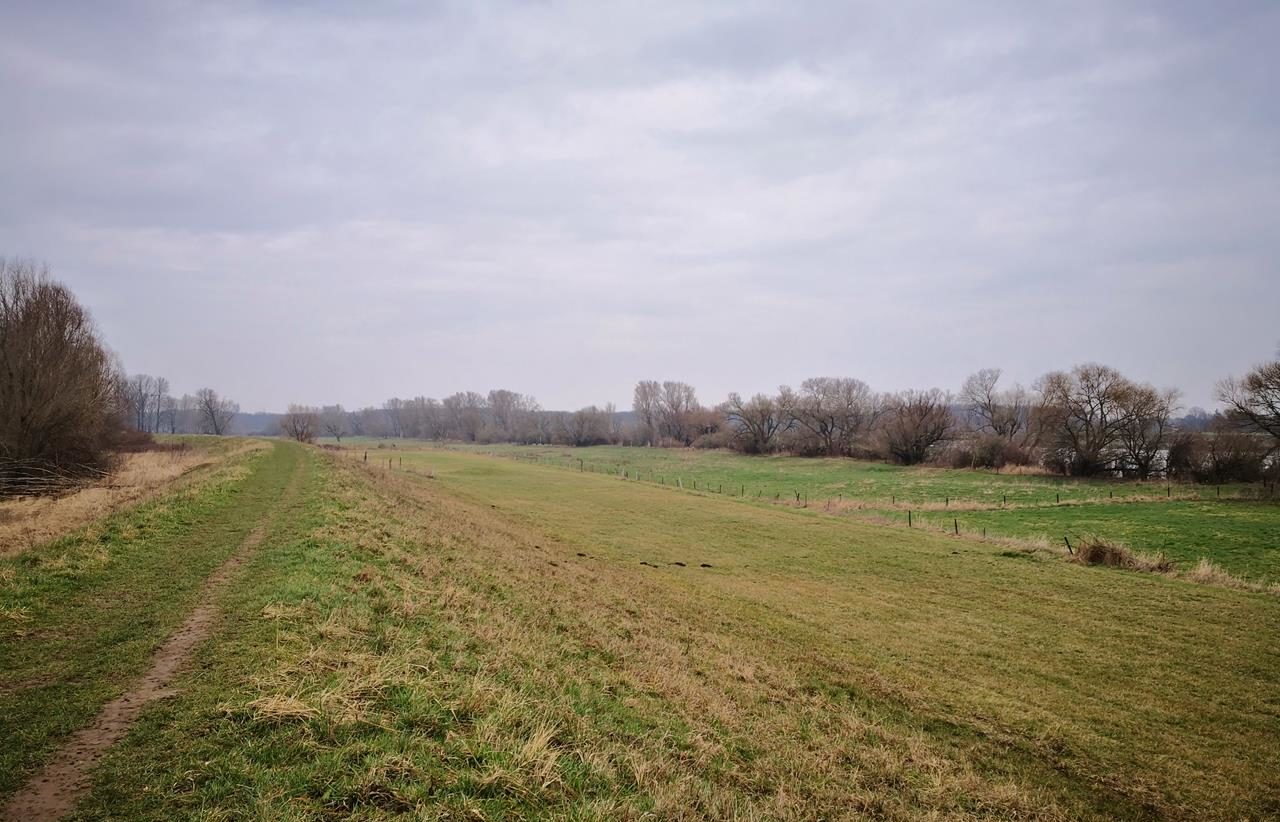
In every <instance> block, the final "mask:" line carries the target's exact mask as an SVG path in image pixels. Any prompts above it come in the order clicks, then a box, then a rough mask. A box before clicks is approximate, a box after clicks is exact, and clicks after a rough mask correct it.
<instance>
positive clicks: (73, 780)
mask: <svg viewBox="0 0 1280 822" xmlns="http://www.w3.org/2000/svg"><path fill="white" fill-rule="evenodd" d="M305 474H306V471H305V470H304V467H303V462H302V461H301V460H299V461H298V462H296V463H295V464H294V465H293V468H292V475H291V476H290V478H289V482H288V485H287V486H286V487H285V491H284V494H283V495H282V496H281V498H280V500H279V502H278V503H277V504H276V505H275V506H274V507H273V508H272V509H271V510H270V511H268V512H267V514H266V515H265V516H263V517H262V519H261V521H260V522H259V523H258V524H257V526H256V527H255V528H254V529H253V531H251V532H250V533H249V535H248V536H247V537H245V539H244V541H243V542H242V543H241V544H240V546H239V547H238V548H237V549H236V551H235V553H233V554H232V555H231V556H230V557H228V558H227V559H226V561H224V562H223V563H222V565H220V566H219V567H218V568H217V569H216V570H215V571H214V572H213V573H212V574H210V575H209V577H208V579H206V580H205V583H204V586H203V587H202V589H201V592H200V598H199V601H198V602H197V604H196V607H195V609H194V610H192V611H191V613H190V614H189V615H188V616H187V618H186V620H185V621H183V623H182V626H181V627H180V628H178V630H177V631H175V632H174V633H173V634H171V635H170V636H169V638H168V639H167V640H165V642H164V644H163V645H161V647H160V649H159V650H157V651H156V653H155V654H154V655H153V656H152V658H151V662H150V665H149V667H148V669H147V672H146V673H145V674H143V676H142V677H141V678H140V679H139V680H137V681H136V682H134V683H133V684H132V685H131V686H130V687H129V689H128V690H126V691H125V692H124V693H123V694H121V695H120V696H118V697H117V698H115V699H114V700H112V701H111V702H108V703H107V704H106V705H104V706H103V708H102V710H101V711H99V712H98V715H97V717H95V718H94V720H93V722H91V723H90V724H89V725H87V726H86V727H84V728H82V729H80V730H79V731H76V732H75V733H74V734H72V735H71V737H70V738H69V739H68V740H67V741H66V742H65V743H64V744H63V745H62V746H61V747H60V748H59V749H58V750H57V751H56V752H55V753H54V754H53V755H52V756H51V757H50V758H49V760H48V762H47V763H46V764H45V766H44V768H43V769H41V770H40V771H39V772H37V773H36V774H35V775H34V776H33V777H32V778H31V779H29V780H28V781H27V783H26V784H25V785H24V786H23V787H22V788H21V789H20V790H19V791H18V792H17V793H16V794H14V795H13V796H12V797H11V798H10V800H9V802H8V803H7V804H6V805H5V806H4V811H3V813H2V814H0V819H3V820H4V822H45V820H57V819H61V818H63V817H64V816H66V815H67V814H69V813H70V812H71V811H72V810H73V809H74V808H75V806H76V804H77V802H79V800H80V798H81V797H82V796H84V794H85V793H87V792H88V790H89V787H90V784H91V782H90V773H91V772H92V770H93V767H94V766H95V765H96V764H97V763H98V762H99V761H100V760H101V759H102V757H103V756H105V755H106V753H107V751H109V750H110V749H111V747H112V746H113V745H115V744H116V743H117V742H119V741H120V740H121V739H123V738H124V736H125V734H127V733H128V732H129V729H130V728H132V727H133V724H134V723H135V722H137V720H138V717H139V716H140V715H141V714H142V711H143V710H144V709H145V708H146V707H147V705H148V704H150V703H152V702H154V701H155V700H157V699H161V698H163V697H165V696H169V695H170V694H172V693H174V691H173V690H172V689H171V688H170V685H171V684H172V683H173V680H174V678H175V677H177V675H178V674H179V673H180V671H181V670H182V668H183V666H184V665H185V664H186V663H187V661H188V660H189V659H190V658H191V654H192V652H193V651H194V650H195V648H196V646H198V645H199V644H200V643H201V642H202V641H204V640H205V639H207V638H208V637H209V635H210V634H211V633H212V632H213V629H214V627H215V626H216V624H217V621H218V617H219V613H220V610H219V608H218V605H217V599H218V595H219V593H220V592H221V591H222V590H223V589H224V588H226V586H227V585H228V584H229V583H230V582H232V581H233V579H234V578H235V576H236V574H237V572H238V571H239V569H240V568H241V567H242V566H243V565H244V564H245V563H246V562H248V561H249V559H250V558H251V557H252V555H253V552H254V550H255V549H256V548H257V547H258V546H259V545H260V544H261V543H262V540H263V539H264V538H265V537H266V535H267V534H268V532H269V531H270V529H271V526H272V524H273V523H274V522H275V521H276V519H277V517H278V515H279V513H280V512H281V511H282V510H283V509H285V508H287V507H288V506H289V504H290V503H291V502H292V501H293V500H294V499H295V498H296V497H297V495H298V493H299V490H300V487H301V485H302V480H303V478H304V477H305Z"/></svg>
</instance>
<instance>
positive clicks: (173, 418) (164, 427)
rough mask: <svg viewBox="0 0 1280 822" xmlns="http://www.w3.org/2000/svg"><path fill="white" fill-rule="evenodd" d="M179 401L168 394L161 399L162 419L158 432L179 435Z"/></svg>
mask: <svg viewBox="0 0 1280 822" xmlns="http://www.w3.org/2000/svg"><path fill="white" fill-rule="evenodd" d="M179 409H180V406H179V403H178V400H176V399H174V398H173V397H171V396H170V395H168V394H165V395H164V396H163V397H161V398H160V419H159V427H158V430H160V431H164V432H166V433H169V434H176V433H178V425H179V420H178V417H179V413H180V411H179Z"/></svg>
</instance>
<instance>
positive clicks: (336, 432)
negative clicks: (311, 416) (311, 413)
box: [320, 405, 351, 442]
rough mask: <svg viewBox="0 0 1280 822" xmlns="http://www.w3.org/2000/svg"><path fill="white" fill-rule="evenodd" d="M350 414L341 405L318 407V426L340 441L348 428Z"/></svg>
mask: <svg viewBox="0 0 1280 822" xmlns="http://www.w3.org/2000/svg"><path fill="white" fill-rule="evenodd" d="M350 423H351V415H350V414H348V413H347V412H346V410H345V409H344V408H343V407H342V406H341V405H326V406H325V407H324V408H322V409H320V428H321V430H323V431H324V433H325V434H328V435H329V436H331V437H333V438H334V439H336V440H337V441H338V442H342V438H343V437H345V436H346V435H347V432H348V431H349V430H350V427H349V426H350Z"/></svg>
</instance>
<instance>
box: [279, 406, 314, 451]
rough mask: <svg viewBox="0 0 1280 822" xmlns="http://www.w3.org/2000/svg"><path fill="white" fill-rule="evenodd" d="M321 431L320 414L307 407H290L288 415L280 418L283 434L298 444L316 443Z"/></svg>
mask: <svg viewBox="0 0 1280 822" xmlns="http://www.w3.org/2000/svg"><path fill="white" fill-rule="evenodd" d="M319 429H320V415H319V413H318V412H317V411H316V409H314V408H311V407H308V406H305V405H290V406H289V411H288V413H286V414H285V415H284V416H282V417H281V418H280V430H281V432H283V433H284V435H285V436H286V437H290V438H292V439H295V440H297V441H298V442H314V441H315V438H316V432H317V431H318V430H319Z"/></svg>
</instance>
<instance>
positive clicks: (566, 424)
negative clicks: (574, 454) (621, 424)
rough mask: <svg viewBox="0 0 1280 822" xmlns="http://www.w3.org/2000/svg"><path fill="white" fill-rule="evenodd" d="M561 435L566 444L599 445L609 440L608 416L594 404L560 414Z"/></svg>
mask: <svg viewBox="0 0 1280 822" xmlns="http://www.w3.org/2000/svg"><path fill="white" fill-rule="evenodd" d="M560 425H561V437H562V439H563V441H564V442H565V443H566V444H568V445H576V446H586V445H600V444H602V443H605V442H608V441H609V416H608V414H607V413H605V412H604V411H602V410H601V409H600V408H597V407H596V406H594V405H589V406H587V407H586V408H580V409H578V410H577V411H574V412H573V413H572V414H561V415H560Z"/></svg>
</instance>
